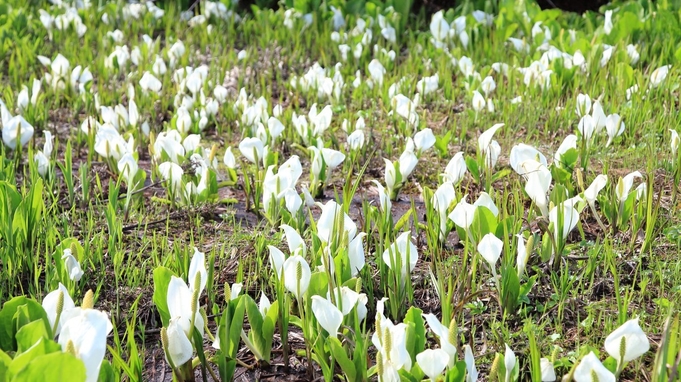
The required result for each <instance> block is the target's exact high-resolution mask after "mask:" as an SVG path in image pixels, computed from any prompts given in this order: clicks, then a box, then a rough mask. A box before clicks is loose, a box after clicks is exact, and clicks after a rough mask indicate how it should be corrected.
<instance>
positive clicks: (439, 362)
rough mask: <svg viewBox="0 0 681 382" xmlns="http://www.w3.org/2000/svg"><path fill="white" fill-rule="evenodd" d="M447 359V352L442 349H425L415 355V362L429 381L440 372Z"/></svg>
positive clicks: (445, 365) (433, 379)
mask: <svg viewBox="0 0 681 382" xmlns="http://www.w3.org/2000/svg"><path fill="white" fill-rule="evenodd" d="M448 359H449V356H448V355H447V352H445V351H444V350H442V349H426V350H424V351H422V352H421V353H419V354H417V355H416V362H417V363H418V364H419V367H420V368H421V370H423V372H424V373H425V374H426V375H427V376H428V378H430V380H431V381H435V379H436V378H437V377H438V376H439V375H440V374H442V372H443V371H444V370H445V367H447V360H448Z"/></svg>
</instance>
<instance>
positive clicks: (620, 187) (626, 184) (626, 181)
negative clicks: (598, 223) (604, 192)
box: [615, 171, 643, 202]
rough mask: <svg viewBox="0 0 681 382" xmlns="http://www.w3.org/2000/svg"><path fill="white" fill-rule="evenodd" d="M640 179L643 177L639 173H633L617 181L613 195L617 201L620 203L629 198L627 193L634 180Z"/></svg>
mask: <svg viewBox="0 0 681 382" xmlns="http://www.w3.org/2000/svg"><path fill="white" fill-rule="evenodd" d="M641 177H643V175H641V173H640V172H639V171H634V172H632V173H630V174H627V175H625V176H624V178H620V179H619V181H618V182H617V188H615V194H616V195H617V199H618V200H619V201H620V202H624V201H625V200H627V198H628V197H629V192H630V191H631V187H632V186H633V185H634V179H635V178H641Z"/></svg>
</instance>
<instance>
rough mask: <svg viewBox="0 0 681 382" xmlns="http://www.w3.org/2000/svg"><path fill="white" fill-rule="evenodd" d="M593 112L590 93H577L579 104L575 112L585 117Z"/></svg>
mask: <svg viewBox="0 0 681 382" xmlns="http://www.w3.org/2000/svg"><path fill="white" fill-rule="evenodd" d="M590 112H591V97H589V95H588V94H582V93H579V94H578V95H577V106H576V107H575V113H577V116H578V117H583V116H585V115H587V114H589V113H590Z"/></svg>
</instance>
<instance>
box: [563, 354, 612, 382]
mask: <svg viewBox="0 0 681 382" xmlns="http://www.w3.org/2000/svg"><path fill="white" fill-rule="evenodd" d="M573 378H574V379H575V381H576V382H594V381H596V380H597V381H598V382H615V381H616V379H615V375H614V374H613V373H612V372H610V370H608V369H607V368H606V367H605V366H603V364H602V363H601V361H600V360H599V359H598V358H597V357H596V355H595V354H594V352H590V353H589V354H587V355H586V356H584V358H582V360H581V361H579V365H577V367H576V368H575V372H574V374H573Z"/></svg>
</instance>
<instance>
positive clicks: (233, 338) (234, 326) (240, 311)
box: [220, 296, 246, 358]
mask: <svg viewBox="0 0 681 382" xmlns="http://www.w3.org/2000/svg"><path fill="white" fill-rule="evenodd" d="M242 297H243V296H239V297H237V298H236V299H234V300H232V301H230V302H229V305H230V307H229V309H230V310H232V309H233V312H234V313H233V314H232V317H231V322H230V323H229V339H228V340H229V342H228V343H227V345H228V346H227V354H228V355H229V356H230V357H231V358H236V353H237V351H239V340H240V338H241V329H242V328H243V326H244V314H245V312H246V304H245V303H244V300H243V298H242ZM220 345H222V343H221V344H220Z"/></svg>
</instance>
